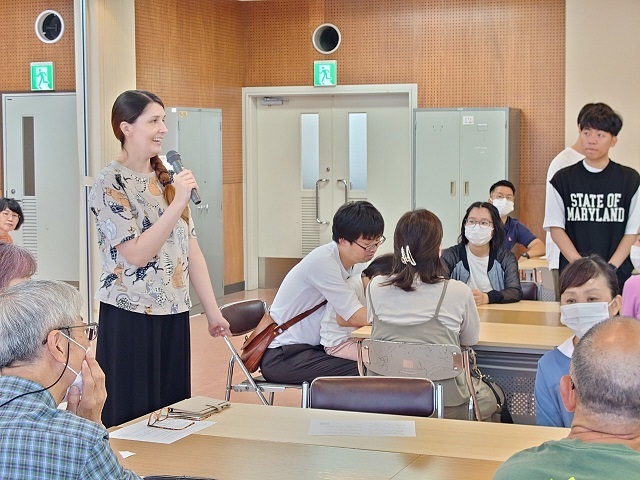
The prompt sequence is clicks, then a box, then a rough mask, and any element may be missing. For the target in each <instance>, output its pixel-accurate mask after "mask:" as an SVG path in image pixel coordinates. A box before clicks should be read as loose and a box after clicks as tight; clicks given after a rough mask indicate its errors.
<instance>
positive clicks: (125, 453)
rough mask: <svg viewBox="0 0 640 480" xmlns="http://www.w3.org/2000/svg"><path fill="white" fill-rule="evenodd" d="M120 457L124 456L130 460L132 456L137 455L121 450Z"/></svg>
mask: <svg viewBox="0 0 640 480" xmlns="http://www.w3.org/2000/svg"><path fill="white" fill-rule="evenodd" d="M120 455H122V458H129V457H130V456H131V455H135V453H134V452H128V451H126V450H121V451H120Z"/></svg>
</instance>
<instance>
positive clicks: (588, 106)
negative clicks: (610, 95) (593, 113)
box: [577, 103, 597, 125]
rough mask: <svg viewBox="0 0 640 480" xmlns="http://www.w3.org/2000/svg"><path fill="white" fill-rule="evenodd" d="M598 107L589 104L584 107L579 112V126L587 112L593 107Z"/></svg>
mask: <svg viewBox="0 0 640 480" xmlns="http://www.w3.org/2000/svg"><path fill="white" fill-rule="evenodd" d="M596 105H597V103H587V104H585V105H584V107H582V108H581V109H580V111H579V112H578V120H577V123H578V125H580V120H581V119H582V117H583V116H584V114H585V113H586V112H587V110H589V109H590V108H591V107H595V106H596Z"/></svg>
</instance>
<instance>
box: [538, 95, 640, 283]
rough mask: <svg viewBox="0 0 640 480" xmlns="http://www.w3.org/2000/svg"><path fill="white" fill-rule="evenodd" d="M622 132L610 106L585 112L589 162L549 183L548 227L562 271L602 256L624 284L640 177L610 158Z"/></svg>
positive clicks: (638, 217) (638, 222) (638, 216)
mask: <svg viewBox="0 0 640 480" xmlns="http://www.w3.org/2000/svg"><path fill="white" fill-rule="evenodd" d="M621 128H622V118H620V116H619V115H618V114H617V113H615V112H614V111H613V110H612V109H611V107H609V106H608V105H605V104H602V103H600V104H596V105H594V106H593V107H591V108H590V109H588V110H587V111H586V112H585V113H584V115H583V116H582V118H581V119H580V144H581V146H582V149H583V151H584V154H585V159H584V160H583V161H582V162H578V163H576V164H574V165H572V166H569V167H565V168H563V169H561V170H560V171H558V172H557V173H556V174H555V175H554V176H553V178H552V179H551V181H550V182H549V184H548V185H547V199H546V208H545V219H544V228H545V230H547V231H549V232H550V233H551V237H552V239H553V241H554V242H555V244H556V245H558V247H559V248H560V253H561V255H560V265H559V266H560V270H562V269H563V268H564V267H565V266H566V265H567V264H568V263H570V262H572V261H574V260H577V259H578V258H580V257H582V256H584V255H589V254H591V253H597V254H598V255H600V256H601V257H602V258H604V259H605V260H607V261H608V262H609V263H610V264H611V265H613V267H614V268H616V269H617V274H618V280H619V283H620V285H621V286H622V285H624V282H625V281H626V279H627V278H629V276H630V275H631V271H632V270H633V266H632V265H631V262H630V261H629V250H630V249H631V245H632V244H633V243H634V242H635V238H636V232H637V231H638V227H639V226H640V209H639V208H638V188H639V187H640V175H638V172H636V171H635V170H634V169H632V168H629V167H625V166H623V165H620V164H618V163H615V162H613V161H611V160H610V159H609V149H610V148H611V147H613V146H615V144H616V142H617V135H618V133H619V132H620V129H621Z"/></svg>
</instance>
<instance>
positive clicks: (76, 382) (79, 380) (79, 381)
mask: <svg viewBox="0 0 640 480" xmlns="http://www.w3.org/2000/svg"><path fill="white" fill-rule="evenodd" d="M60 333H61V334H62V335H63V336H64V337H65V338H66V339H67V340H69V341H71V342H73V343H75V344H76V345H77V346H79V347H80V348H81V349H82V350H84V354H85V356H86V355H87V353H88V352H89V349H88V348H84V347H83V346H82V345H80V344H79V343H78V342H76V341H75V340H74V339H73V338H71V337H69V336H68V335H65V334H64V333H63V332H60ZM65 368H68V369H69V370H71V371H72V372H73V373H75V374H76V378H75V380H74V381H73V383H72V384H71V385H69V387H68V388H67V391H66V392H65V394H64V398H63V399H62V401H63V402H66V401H67V397H68V396H69V389H70V388H71V387H78V390H80V395H82V370H81V371H79V372H76V371H75V370H74V369H73V368H71V367H70V366H69V364H68V363H67V364H65Z"/></svg>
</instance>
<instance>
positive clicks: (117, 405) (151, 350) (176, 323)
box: [96, 302, 191, 428]
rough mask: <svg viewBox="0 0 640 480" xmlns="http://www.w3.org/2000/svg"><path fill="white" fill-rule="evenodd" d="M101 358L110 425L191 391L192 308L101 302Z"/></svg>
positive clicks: (98, 353) (104, 414) (105, 415)
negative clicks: (153, 309) (151, 311)
mask: <svg viewBox="0 0 640 480" xmlns="http://www.w3.org/2000/svg"><path fill="white" fill-rule="evenodd" d="M96 360H97V361H98V363H99V364H100V366H101V367H102V370H104V373H105V376H106V386H107V402H106V403H105V405H104V409H103V411H102V422H103V423H104V425H105V426H106V427H107V428H109V427H112V426H114V425H119V424H121V423H124V422H128V421H129V420H132V419H134V418H137V417H140V416H142V415H145V414H148V413H150V412H152V411H154V410H158V409H160V408H162V407H165V406H167V405H170V404H172V403H175V402H178V401H180V400H184V399H185V398H189V397H190V396H191V345H190V333H189V312H184V313H177V314H172V315H145V314H142V313H136V312H130V311H127V310H123V309H121V308H118V307H115V306H113V305H109V304H106V303H102V302H101V303H100V326H99V329H98V345H97V351H96Z"/></svg>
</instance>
